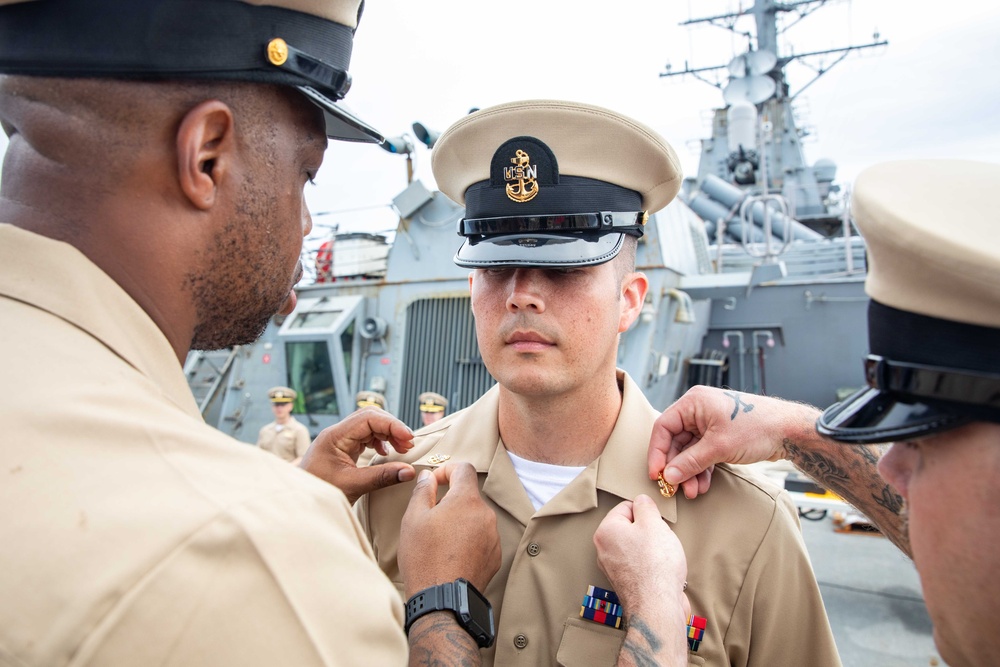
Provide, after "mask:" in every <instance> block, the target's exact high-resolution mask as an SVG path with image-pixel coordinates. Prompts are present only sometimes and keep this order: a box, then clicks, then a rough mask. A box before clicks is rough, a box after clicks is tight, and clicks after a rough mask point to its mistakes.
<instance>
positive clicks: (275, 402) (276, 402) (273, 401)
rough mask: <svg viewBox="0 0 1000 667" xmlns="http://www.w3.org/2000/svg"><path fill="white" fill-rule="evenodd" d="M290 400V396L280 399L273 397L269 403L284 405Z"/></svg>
mask: <svg viewBox="0 0 1000 667" xmlns="http://www.w3.org/2000/svg"><path fill="white" fill-rule="evenodd" d="M291 402H292V399H290V398H282V399H280V400H275V399H273V398H272V399H271V403H273V404H275V405H286V404H288V403H291Z"/></svg>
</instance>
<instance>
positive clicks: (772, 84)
mask: <svg viewBox="0 0 1000 667" xmlns="http://www.w3.org/2000/svg"><path fill="white" fill-rule="evenodd" d="M829 1H830V0H799V1H790V2H775V0H756V1H755V2H754V3H753V4H752V5H751V6H749V7H746V8H741V9H740V10H739V11H736V12H731V13H726V14H718V15H715V16H706V17H702V18H694V19H690V20H688V21H685V22H683V23H681V25H682V26H691V25H695V24H702V23H707V24H709V25H714V26H716V27H720V28H723V29H725V30H728V31H730V32H733V33H735V34H737V35H740V36H743V37H745V38H746V39H747V49H746V51H745V52H743V53H740V54H738V55H737V56H736V57H735V58H733V59H732V60H730V61H729V62H728V63H725V64H717V65H710V66H707V67H691V66H690V64H689V63H688V62H685V63H684V69H683V70H678V71H674V70H672V69H671V67H670V65H667V67H666V71H664V72H662V73H661V74H660V77H672V76H684V75H688V76H692V77H694V78H696V79H698V80H699V81H703V82H705V83H708V84H710V85H712V86H715V87H716V88H719V89H720V90H721V91H722V93H723V98H724V99H725V102H726V106H724V107H722V108H719V109H716V110H715V113H714V118H713V122H712V137H711V139H706V140H703V141H702V153H701V160H700V163H699V166H698V176H697V182H698V183H699V184H701V183H702V182H703V181H704V179H705V178H706V177H708V176H709V175H712V176H714V177H717V178H721V179H723V180H725V181H727V182H729V183H731V184H733V185H735V186H738V187H740V188H743V189H749V190H752V191H754V192H757V193H761V194H780V195H782V196H783V197H785V199H786V200H787V201H788V203H789V208H790V210H791V212H792V215H793V216H794V217H795V218H797V219H799V220H801V221H803V222H805V223H806V224H809V225H810V226H812V227H814V228H816V229H821V230H823V231H827V229H828V227H829V226H830V225H835V224H836V221H837V216H838V215H839V211H836V210H833V209H832V208H831V206H830V194H831V193H832V192H835V191H836V189H837V188H836V186H834V185H833V184H832V182H833V179H834V176H835V173H836V165H834V164H833V163H832V162H831V161H829V160H820V161H818V162H817V163H816V164H814V165H811V166H810V165H807V164H806V160H805V155H804V153H803V151H802V147H801V139H802V137H803V136H805V132H804V131H802V130H800V129H799V128H798V127H797V126H796V124H795V118H794V115H793V113H792V102H793V101H794V99H795V98H796V97H797V96H798V95H799V94H801V93H802V91H803V90H805V89H806V88H808V87H809V86H810V85H812V84H813V83H814V82H815V81H816V80H818V79H819V78H820V77H821V76H823V75H824V74H825V73H826V72H828V71H829V70H830V69H831V68H832V67H833V66H834V65H836V64H837V63H839V62H841V61H842V60H843V59H844V58H846V57H847V55H848V54H849V53H850V52H852V51H858V50H861V49H869V48H873V47H876V46H884V45H886V44H888V42H887V41H885V40H881V39H879V36H878V34H877V33H876V34H875V36H874V38H873V41H872V42H870V43H867V44H854V45H849V46H843V47H838V48H834V49H826V50H820V51H808V52H804V53H788V54H782V53H780V51H779V44H778V37H779V35H781V34H782V33H783V32H784V31H786V30H788V29H789V28H790V27H791V26H793V25H795V24H796V23H798V22H799V21H801V20H802V19H804V18H805V17H806V16H808V15H809V14H811V13H813V12H814V11H816V10H818V9H820V8H822V7H823V6H824V5H826V4H827V3H828V2H829ZM789 13H794V14H796V15H797V18H795V19H794V20H793V21H791V22H790V23H787V24H786V25H784V26H783V27H782V29H781V30H779V28H778V19H777V17H778V15H779V14H789ZM749 18H753V29H752V31H747V30H745V29H741V27H742V26H745V25H746V20H745V19H749ZM835 54H836V55H839V57H837V58H836V59H835V60H834V61H833V62H832V63H829V64H820V65H818V66H816V65H812V64H810V59H812V60H815V59H816V58H819V57H822V56H830V55H835ZM793 61H800V62H801V63H802V64H805V65H807V66H809V67H810V68H811V69H812V70H813V72H814V73H815V76H813V77H812V79H810V80H809V81H808V82H806V83H805V85H803V86H801V87H800V88H799V89H798V90H797V91H794V92H792V91H790V90H789V85H788V81H787V79H786V77H785V67H786V66H787V65H788V64H789V63H791V62H793ZM720 70H728V72H727V77H726V82H725V83H723V82H721V81H719V80H714V81H713V80H712V79H711V78H709V77H707V76H705V74H706V73H708V72H713V71H715V72H719V71H720Z"/></svg>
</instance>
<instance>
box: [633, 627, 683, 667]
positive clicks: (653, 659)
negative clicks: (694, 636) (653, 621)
mask: <svg viewBox="0 0 1000 667" xmlns="http://www.w3.org/2000/svg"><path fill="white" fill-rule="evenodd" d="M676 639H677V646H665V644H664V638H663V637H661V636H660V635H659V634H658V633H657V632H656V631H655V630H654V629H653V627H652V626H651V625H650V624H649V623H647V622H646V621H644V620H643V619H642V618H640V617H639V616H637V615H633V616H631V617H629V619H628V626H627V630H626V634H625V643H624V644H622V648H621V651H620V652H619V653H618V663H617V667H673V666H674V665H678V666H681V665H686V664H687V659H686V656H687V644H686V642H685V641H684V638H683V636H682V635H680V634H678V636H677V638H676ZM665 649H666V650H665Z"/></svg>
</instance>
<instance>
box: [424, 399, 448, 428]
mask: <svg viewBox="0 0 1000 667" xmlns="http://www.w3.org/2000/svg"><path fill="white" fill-rule="evenodd" d="M417 400H418V401H420V421H421V422H422V423H423V425H424V426H430V425H431V424H433V423H434V422H436V421H439V420H440V419H441V418H442V417H444V415H445V412H446V411H447V410H448V399H447V398H445V397H444V396H442V395H441V394H437V393H435V392H433V391H425V392H424V393H422V394H420V396H418V397H417Z"/></svg>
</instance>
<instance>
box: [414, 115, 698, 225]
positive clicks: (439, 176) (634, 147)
mask: <svg viewBox="0 0 1000 667" xmlns="http://www.w3.org/2000/svg"><path fill="white" fill-rule="evenodd" d="M520 135H528V136H532V137H537V138H538V139H540V140H542V141H543V142H545V144H546V145H548V147H549V148H550V149H552V152H553V153H554V154H555V156H556V158H557V159H558V161H559V172H560V174H563V175H571V176H582V177H586V178H592V179H594V180H598V181H606V182H608V183H614V184H616V185H619V186H621V187H623V188H628V189H630V190H635V191H636V192H638V193H639V194H640V195H641V196H642V208H643V209H645V210H647V211H649V212H650V213H655V212H656V211H659V210H660V209H661V208H663V207H664V206H666V205H667V204H669V203H670V201H671V200H672V199H673V198H674V197H675V196H676V195H677V193H678V192H679V191H680V187H681V181H682V180H683V179H682V172H681V163H680V160H679V159H678V158H677V154H676V153H675V152H674V149H673V148H672V147H671V146H670V144H668V143H667V142H666V140H665V139H664V138H663V137H661V136H660V135H659V134H658V133H657V132H656V131H655V130H652V129H650V128H649V127H646V126H645V125H643V124H642V123H640V122H638V121H635V120H632V119H631V118H628V117H627V116H623V115H622V114H619V113H616V112H614V111H611V110H609V109H604V108H601V107H597V106H592V105H590V104H581V103H579V102H565V101H559V100H529V101H524V102H511V103H509V104H501V105H498V106H495V107H489V108H486V109H480V110H479V111H476V112H474V113H471V114H469V115H468V116H465V117H464V118H462V119H460V120H459V121H457V122H456V123H454V124H453V125H452V126H451V127H449V128H448V129H447V130H446V131H445V132H444V133H443V134H442V135H441V136H440V137H439V138H438V140H437V142H436V143H435V144H434V152H433V154H432V156H431V164H432V166H433V168H434V178H435V180H436V181H437V184H438V187H439V188H441V192H443V193H445V194H446V195H448V197H450V198H451V199H453V200H454V201H456V202H458V203H459V204H463V205H464V204H465V191H466V190H468V188H469V186H470V185H472V184H473V183H476V182H479V181H486V180H489V178H490V159H491V158H492V157H493V152H494V151H495V150H496V149H497V147H498V146H500V145H501V144H502V143H504V142H505V141H507V140H508V139H511V138H514V137H517V136H520ZM514 157H515V156H514V155H511V158H514ZM530 157H535V156H530Z"/></svg>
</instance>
